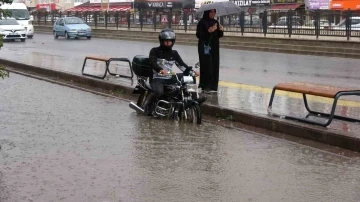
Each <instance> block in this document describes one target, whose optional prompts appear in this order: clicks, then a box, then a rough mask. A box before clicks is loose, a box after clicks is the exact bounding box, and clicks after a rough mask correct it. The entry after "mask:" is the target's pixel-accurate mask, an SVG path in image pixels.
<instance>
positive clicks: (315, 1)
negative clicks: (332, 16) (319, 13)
mask: <svg viewBox="0 0 360 202" xmlns="http://www.w3.org/2000/svg"><path fill="white" fill-rule="evenodd" d="M307 7H308V9H309V10H317V9H322V10H328V9H329V0H309V5H308V6H307Z"/></svg>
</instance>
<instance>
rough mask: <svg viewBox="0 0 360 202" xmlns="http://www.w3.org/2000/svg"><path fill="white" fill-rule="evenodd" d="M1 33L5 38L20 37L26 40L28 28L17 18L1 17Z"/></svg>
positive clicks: (23, 40)
mask: <svg viewBox="0 0 360 202" xmlns="http://www.w3.org/2000/svg"><path fill="white" fill-rule="evenodd" d="M0 35H2V36H3V39H4V40H14V39H20V40H21V41H22V42H25V40H26V29H25V27H23V26H22V25H20V24H19V23H18V21H16V19H15V18H2V19H0Z"/></svg>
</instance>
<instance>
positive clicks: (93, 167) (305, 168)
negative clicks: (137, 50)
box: [0, 74, 360, 202]
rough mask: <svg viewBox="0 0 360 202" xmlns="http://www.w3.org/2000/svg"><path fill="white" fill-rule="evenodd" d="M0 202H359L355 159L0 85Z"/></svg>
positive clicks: (31, 85)
mask: <svg viewBox="0 0 360 202" xmlns="http://www.w3.org/2000/svg"><path fill="white" fill-rule="evenodd" d="M0 93H1V96H0V103H1V104H0V117H1V119H0V131H1V134H0V145H1V150H0V155H1V157H0V201H1V202H14V201H16V202H23V201H24V202H29V201H34V202H35V201H71V202H73V201H79V202H80V201H86V202H92V201H94V202H105V201H106V202H109V201H111V202H115V201H116V202H118V201H274V202H275V201H326V202H329V201H347V202H348V201H354V202H355V201H359V200H360V193H359V191H358V190H359V189H360V183H359V180H360V176H359V171H360V161H359V160H360V159H359V157H357V156H352V157H348V156H344V155H341V153H340V154H336V153H330V152H325V151H322V150H319V149H315V148H312V147H308V146H304V145H299V144H297V143H293V142H289V141H286V140H282V139H277V138H273V137H270V136H266V135H261V134H256V133H252V132H249V131H244V130H235V129H228V128H224V127H221V126H218V125H213V124H210V123H204V124H202V125H200V126H198V125H192V124H185V123H182V122H174V121H166V120H157V119H151V118H149V117H146V116H142V115H138V114H136V113H135V112H134V111H133V110H132V109H130V108H129V107H128V103H127V102H125V101H121V100H119V99H114V98H109V97H103V96H100V95H95V94H92V93H88V92H84V91H80V90H77V89H72V88H68V87H63V86H59V85H56V84H51V83H47V82H44V81H39V80H36V79H32V78H28V77H24V76H20V75H16V74H10V78H7V79H5V80H0Z"/></svg>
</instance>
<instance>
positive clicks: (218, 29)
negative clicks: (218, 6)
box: [196, 10, 224, 92]
mask: <svg viewBox="0 0 360 202" xmlns="http://www.w3.org/2000/svg"><path fill="white" fill-rule="evenodd" d="M215 14H216V10H209V11H205V12H204V15H203V18H202V19H201V20H200V21H199V23H198V25H197V28H196V37H197V38H198V39H199V42H198V52H199V62H200V83H199V88H202V90H203V91H204V92H217V90H218V83H219V66H220V55H219V39H220V38H221V37H223V36H224V32H223V27H222V26H221V25H220V24H219V22H218V21H217V20H215V19H214V17H215ZM209 47H210V48H209ZM209 49H210V50H209ZM208 50H209V51H208Z"/></svg>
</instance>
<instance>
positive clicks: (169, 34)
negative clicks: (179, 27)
mask: <svg viewBox="0 0 360 202" xmlns="http://www.w3.org/2000/svg"><path fill="white" fill-rule="evenodd" d="M161 39H164V40H166V39H168V40H172V39H175V33H174V32H163V33H161Z"/></svg>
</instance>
